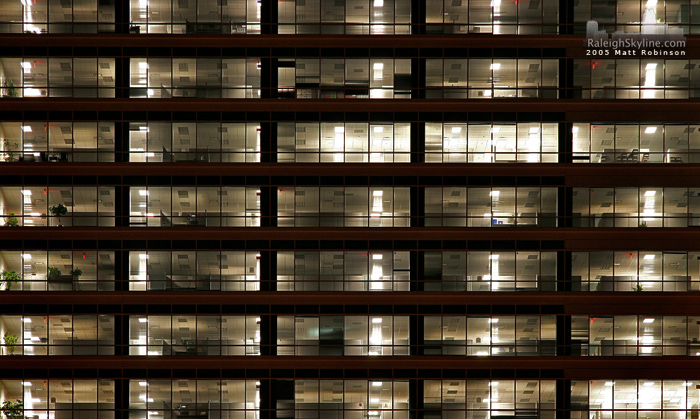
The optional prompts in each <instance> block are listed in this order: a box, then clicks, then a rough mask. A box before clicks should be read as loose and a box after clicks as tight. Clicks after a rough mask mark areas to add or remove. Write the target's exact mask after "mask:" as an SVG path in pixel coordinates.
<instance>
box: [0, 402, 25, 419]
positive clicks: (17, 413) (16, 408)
mask: <svg viewBox="0 0 700 419" xmlns="http://www.w3.org/2000/svg"><path fill="white" fill-rule="evenodd" d="M0 410H2V413H4V414H5V417H6V418H7V419H24V402H23V401H22V400H20V399H17V401H16V402H11V401H9V400H7V401H5V403H3V404H2V407H0Z"/></svg>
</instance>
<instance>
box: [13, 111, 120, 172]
mask: <svg viewBox="0 0 700 419" xmlns="http://www.w3.org/2000/svg"><path fill="white" fill-rule="evenodd" d="M114 140H115V131H114V122H58V121H56V122H45V121H26V122H0V143H1V144H0V149H1V150H2V156H3V157H4V158H3V160H4V161H5V162H8V163H9V162H18V161H21V162H54V163H62V162H63V163H66V162H114Z"/></svg>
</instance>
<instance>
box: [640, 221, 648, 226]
mask: <svg viewBox="0 0 700 419" xmlns="http://www.w3.org/2000/svg"><path fill="white" fill-rule="evenodd" d="M639 226H640V227H646V226H647V222H646V221H642V222H641V223H639Z"/></svg>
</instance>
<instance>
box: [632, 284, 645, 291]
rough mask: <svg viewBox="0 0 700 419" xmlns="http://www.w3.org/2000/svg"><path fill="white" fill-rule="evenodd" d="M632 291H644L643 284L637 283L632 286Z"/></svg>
mask: <svg viewBox="0 0 700 419" xmlns="http://www.w3.org/2000/svg"><path fill="white" fill-rule="evenodd" d="M632 291H644V287H642V286H641V285H636V286H634V287H632Z"/></svg>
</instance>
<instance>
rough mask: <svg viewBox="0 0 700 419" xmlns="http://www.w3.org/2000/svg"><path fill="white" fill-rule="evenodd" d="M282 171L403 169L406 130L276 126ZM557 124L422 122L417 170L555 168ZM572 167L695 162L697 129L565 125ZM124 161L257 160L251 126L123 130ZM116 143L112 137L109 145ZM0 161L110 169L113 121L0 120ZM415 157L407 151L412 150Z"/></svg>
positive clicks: (257, 140)
mask: <svg viewBox="0 0 700 419" xmlns="http://www.w3.org/2000/svg"><path fill="white" fill-rule="evenodd" d="M276 127H277V145H278V147H277V161H278V162H282V163H288V162H300V163H317V162H320V163H359V162H362V163H367V162H369V163H382V162H385V163H388V162H410V160H411V158H410V155H411V154H412V152H411V145H410V143H411V124H410V123H400V122H395V123H361V122H358V123H351V122H346V123H344V122H320V123H319V122H297V123H292V122H278V123H276ZM558 129H559V124H557V123H539V122H529V123H510V124H508V123H499V124H493V123H492V124H488V123H479V124H477V123H458V122H453V123H440V122H425V138H424V141H425V161H426V162H427V163H439V162H444V163H453V162H454V163H464V162H469V163H556V162H557V161H558V160H559V154H560V153H559V150H558V148H559V145H558V141H559V138H558V137H559V133H558ZM572 133H573V161H574V162H575V163H628V164H629V163H697V162H700V125H697V124H643V125H639V124H590V123H581V122H577V123H574V124H573V128H572ZM128 138H129V139H128V141H129V161H130V162H149V163H151V162H159V163H160V162H166V163H175V162H200V163H209V162H211V163H214V162H216V163H218V162H236V163H237V162H249V163H252V162H259V161H260V153H261V148H260V147H261V128H260V123H259V122H249V123H233V122H231V123H227V122H224V123H218V122H212V123H209V122H199V123H196V122H189V123H185V122H176V123H171V122H132V123H130V124H129V137H128ZM116 140H117V141H118V140H119V139H116ZM0 150H1V151H2V153H3V156H4V159H3V160H4V161H5V162H17V161H22V162H32V161H33V162H47V161H50V162H59V163H60V162H94V161H99V162H114V160H115V154H114V153H115V123H114V122H60V121H55V122H45V121H26V122H0ZM413 154H415V152H413Z"/></svg>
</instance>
